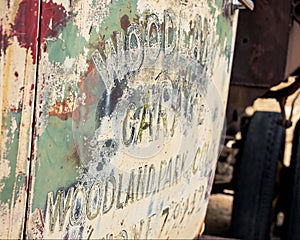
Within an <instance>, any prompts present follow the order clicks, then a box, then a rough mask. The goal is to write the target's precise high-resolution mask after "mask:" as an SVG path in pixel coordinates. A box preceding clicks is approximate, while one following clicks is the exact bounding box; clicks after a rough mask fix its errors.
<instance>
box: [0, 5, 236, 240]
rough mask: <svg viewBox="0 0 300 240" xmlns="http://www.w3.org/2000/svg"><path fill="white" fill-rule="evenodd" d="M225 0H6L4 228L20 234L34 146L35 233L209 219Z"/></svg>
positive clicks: (179, 229) (228, 54)
mask: <svg viewBox="0 0 300 240" xmlns="http://www.w3.org/2000/svg"><path fill="white" fill-rule="evenodd" d="M229 3H230V2H229V1H227V0H226V1H222V0H216V1H206V0H201V1H198V0H197V1H196V0H189V1H187V0H181V1H179V0H165V1H138V0H119V1H117V0H116V1H105V0H84V1H81V0H76V1H75V0H73V1H64V0H56V1H55V0H50V1H38V0H34V1H30V0H22V1H12V0H10V1H4V0H1V8H3V6H5V11H1V13H0V14H2V15H3V16H2V15H1V19H2V20H1V29H0V30H1V31H0V37H1V41H0V43H1V45H0V46H1V47H0V51H1V56H0V61H1V77H2V76H3V77H4V80H3V81H1V84H2V85H1V94H2V95H1V104H2V109H3V110H2V125H1V127H2V128H1V129H2V131H1V134H2V135H1V146H2V150H1V151H2V154H1V166H4V167H5V169H7V171H3V172H2V171H1V174H2V175H0V183H1V185H0V191H1V199H0V207H1V210H0V211H1V212H0V213H1V220H2V222H4V223H8V224H7V226H8V227H7V229H2V228H1V230H0V232H1V234H2V236H21V234H22V229H23V227H24V225H23V224H24V218H25V207H26V205H25V203H26V201H25V200H26V198H27V195H26V190H27V183H26V179H27V178H26V176H27V177H28V174H29V172H28V167H29V163H27V160H25V159H27V158H28V159H29V160H31V161H30V162H31V165H30V185H29V193H30V194H29V195H28V208H27V209H26V211H27V214H28V218H27V220H26V229H25V232H26V234H27V237H28V238H64V239H68V238H70V239H81V238H94V239H95V238H97V239H98V238H101V239H114V238H115V239H120V238H124V239H125V238H143V239H144V238H150V239H153V238H168V237H169V238H193V237H195V236H196V235H197V234H198V233H199V232H201V229H202V226H203V220H204V217H205V213H206V207H207V203H208V198H209V193H210V189H211V184H212V180H213V175H214V168H215V164H216V160H217V157H218V154H219V145H220V144H219V143H220V139H221V132H222V127H223V121H224V114H225V111H224V109H225V106H226V100H227V93H228V86H229V75H230V71H231V61H232V52H233V46H234V39H235V28H236V19H237V18H236V17H237V16H234V15H231V14H230V12H229ZM5 14H6V15H7V16H8V17H6V15H5ZM39 17H40V18H39ZM29 23H31V24H29ZM38 33H39V40H40V42H39V45H37V43H36V42H35V41H36V36H37V34H38ZM13 59H15V60H14V61H13ZM17 68H20V69H18V74H16V73H15V72H16V69H17ZM2 69H3V74H2ZM24 72H25V73H24ZM35 72H36V73H37V80H35ZM16 75H19V77H18V78H17V76H16ZM23 75H24V76H23ZM19 79H20V80H19ZM20 88H21V89H22V90H19V89H20ZM35 90H36V95H34V93H35V92H34V91H35ZM19 91H20V92H21V93H20V92H19ZM8 95H9V96H8ZM33 96H36V97H35V98H34V97H33ZM10 101H12V103H10ZM33 103H35V105H34V114H33V112H32V105H33ZM14 104H15V105H14ZM13 106H15V108H13ZM20 106H21V107H20ZM33 116H34V120H32V119H33ZM18 119H19V120H18ZM22 121H23V122H22ZM31 126H34V128H33V129H31V128H30V127H31ZM31 135H32V136H33V138H32V139H33V141H32V143H31ZM3 146H5V148H3ZM30 152H31V155H30ZM8 155H9V157H10V158H8ZM20 173H22V174H23V175H22V176H24V177H23V178H22V177H19V176H20V175H19V174H20ZM3 174H4V175H3ZM8 187H9V189H8ZM16 197H19V198H18V199H21V201H20V203H18V204H16V201H13V199H16ZM3 198H6V199H3ZM17 202H19V201H17ZM12 203H14V204H12ZM16 218H18V219H17V220H16ZM15 220H16V223H17V226H18V227H17V228H15V227H14V228H11V227H12V226H13V225H12V222H14V223H15ZM6 234H12V235H6Z"/></svg>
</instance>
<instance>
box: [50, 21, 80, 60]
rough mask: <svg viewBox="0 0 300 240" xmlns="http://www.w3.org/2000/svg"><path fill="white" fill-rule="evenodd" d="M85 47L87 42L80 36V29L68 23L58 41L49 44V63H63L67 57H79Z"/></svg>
mask: <svg viewBox="0 0 300 240" xmlns="http://www.w3.org/2000/svg"><path fill="white" fill-rule="evenodd" d="M85 45H86V40H85V39H84V37H82V36H80V35H79V29H78V27H77V26H74V25H73V24H72V23H71V22H68V23H67V24H66V27H65V28H64V29H63V31H62V32H61V33H60V35H59V38H58V39H57V41H49V42H48V53H49V61H50V62H60V63H63V62H64V61H65V59H66V58H67V57H70V58H74V57H77V56H78V55H79V54H80V53H82V52H83V50H84V46H85Z"/></svg>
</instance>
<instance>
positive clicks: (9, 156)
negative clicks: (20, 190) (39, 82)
mask: <svg viewBox="0 0 300 240" xmlns="http://www.w3.org/2000/svg"><path fill="white" fill-rule="evenodd" d="M21 115H22V113H21V112H19V113H14V112H8V114H7V116H6V118H5V120H4V131H7V130H8V134H7V141H6V143H5V145H6V149H7V152H6V153H5V154H4V156H3V159H6V160H8V161H9V164H10V173H9V176H8V177H7V178H6V177H4V178H3V179H1V180H0V184H1V185H4V187H3V189H2V191H1V194H0V201H1V202H3V203H9V206H10V204H11V199H12V195H13V192H14V184H15V178H16V177H15V175H16V165H17V157H18V149H19V134H20V132H19V127H20V122H21ZM13 121H15V123H14V124H13ZM12 126H16V127H17V129H14V130H12ZM24 161H27V160H24Z"/></svg>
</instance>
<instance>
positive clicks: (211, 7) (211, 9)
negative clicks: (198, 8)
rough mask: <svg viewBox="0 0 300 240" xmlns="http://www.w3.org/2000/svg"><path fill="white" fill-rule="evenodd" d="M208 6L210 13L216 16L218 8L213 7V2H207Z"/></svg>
mask: <svg viewBox="0 0 300 240" xmlns="http://www.w3.org/2000/svg"><path fill="white" fill-rule="evenodd" d="M207 4H208V7H209V9H210V12H211V13H212V14H214V13H215V12H216V8H215V7H214V6H213V5H212V2H211V1H207Z"/></svg>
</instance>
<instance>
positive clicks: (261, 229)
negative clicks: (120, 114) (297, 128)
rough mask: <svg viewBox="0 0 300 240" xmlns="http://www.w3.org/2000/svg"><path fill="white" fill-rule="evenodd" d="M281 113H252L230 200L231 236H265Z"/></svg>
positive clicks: (278, 154)
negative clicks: (232, 199)
mask: <svg viewBox="0 0 300 240" xmlns="http://www.w3.org/2000/svg"><path fill="white" fill-rule="evenodd" d="M281 119H282V116H281V114H280V113H274V112H255V113H254V115H253V116H252V118H251V120H250V123H249V126H248V130H247V134H246V137H245V141H244V145H243V150H242V153H241V155H240V159H239V161H238V167H237V169H236V171H237V173H236V174H237V175H236V176H237V183H236V188H235V195H234V201H233V210H232V220H231V236H232V237H234V238H239V239H251V240H254V239H264V240H265V239H268V238H269V235H270V223H271V212H272V201H273V199H274V195H275V179H276V173H277V166H278V161H279V160H280V159H282V157H283V152H284V143H285V129H284V128H283V127H282V126H280V121H281Z"/></svg>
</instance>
